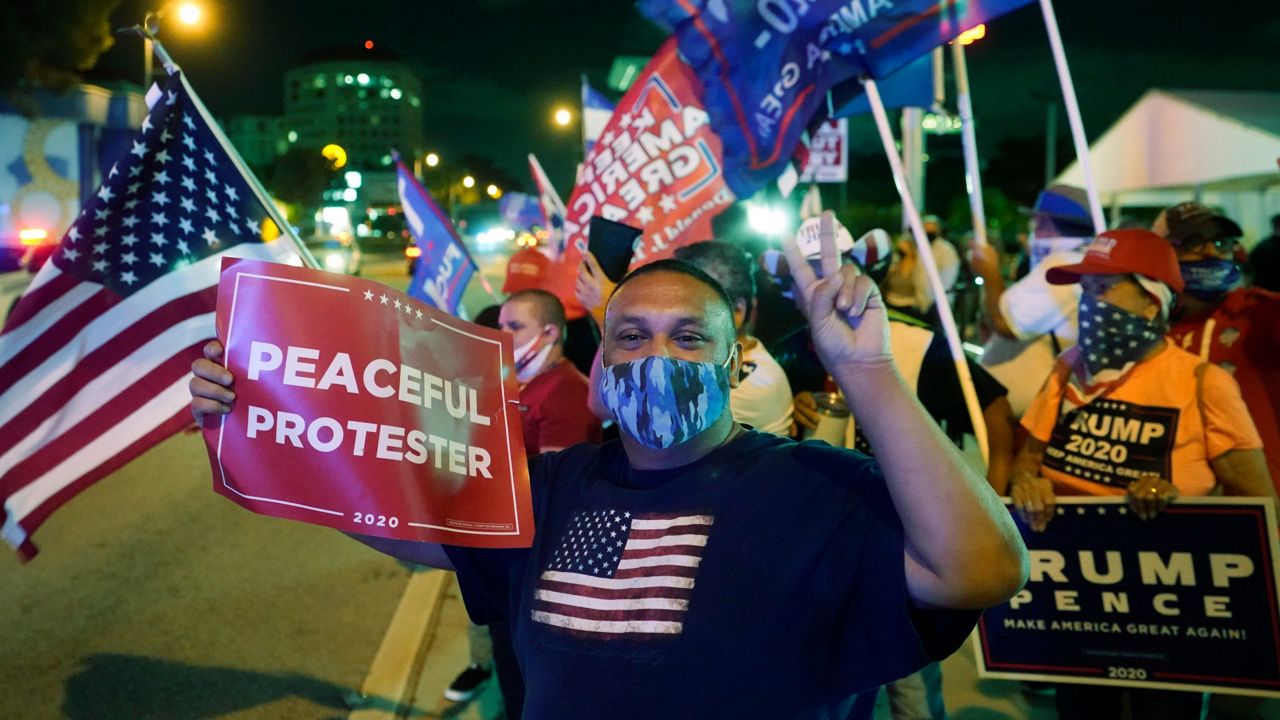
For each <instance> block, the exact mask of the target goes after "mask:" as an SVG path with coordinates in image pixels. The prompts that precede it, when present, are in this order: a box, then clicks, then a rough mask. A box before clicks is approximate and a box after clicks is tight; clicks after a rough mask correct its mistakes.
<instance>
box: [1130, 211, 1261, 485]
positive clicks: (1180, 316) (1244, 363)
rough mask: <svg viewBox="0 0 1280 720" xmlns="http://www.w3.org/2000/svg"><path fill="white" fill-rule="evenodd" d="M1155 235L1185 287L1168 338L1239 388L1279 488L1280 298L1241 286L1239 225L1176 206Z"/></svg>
mask: <svg viewBox="0 0 1280 720" xmlns="http://www.w3.org/2000/svg"><path fill="white" fill-rule="evenodd" d="M1152 230H1154V231H1155V232H1156V233H1157V234H1159V235H1163V236H1164V237H1165V238H1166V239H1167V240H1168V241H1169V244H1171V245H1172V246H1173V250H1174V252H1175V253H1176V254H1177V256H1178V264H1179V266H1180V267H1181V268H1182V277H1183V279H1184V280H1185V281H1186V288H1185V289H1184V290H1183V292H1181V293H1179V294H1178V304H1177V308H1176V309H1175V310H1174V312H1173V316H1172V318H1171V327H1170V331H1169V335H1170V337H1171V338H1172V339H1173V342H1174V344H1175V345H1177V346H1178V347H1180V348H1182V349H1184V350H1186V351H1188V352H1190V353H1192V354H1194V355H1196V356H1198V357H1199V358H1200V360H1201V361H1207V362H1211V363H1213V364H1214V365H1217V366H1219V367H1221V368H1222V369H1223V370H1226V371H1227V372H1229V373H1231V375H1232V377H1234V378H1235V380H1236V382H1237V383H1239V385H1240V393H1241V394H1242V395H1243V396H1244V400H1245V404H1246V405H1247V406H1248V408H1249V413H1250V414H1251V415H1252V416H1253V421H1254V423H1255V424H1256V425H1257V426H1258V434H1259V435H1261V436H1262V448H1263V453H1264V454H1265V455H1266V459H1267V468H1268V470H1269V471H1270V473H1271V480H1272V482H1273V483H1275V482H1280V359H1278V358H1280V293H1275V292H1271V291H1269V290H1263V289H1262V288H1258V287H1241V286H1240V266H1239V265H1238V264H1237V263H1236V257H1235V254H1236V250H1237V249H1238V247H1239V244H1238V238H1239V237H1240V235H1241V230H1240V226H1239V225H1237V224H1236V223H1234V222H1232V221H1231V220H1230V219H1228V218H1226V217H1224V216H1222V215H1220V214H1218V213H1216V212H1214V211H1213V210H1210V209H1209V208H1207V207H1205V206H1204V205H1201V204H1199V203H1191V202H1187V203H1182V204H1181V205H1175V206H1174V207H1171V208H1169V209H1167V210H1165V211H1164V212H1162V213H1161V214H1160V216H1159V217H1158V218H1156V222H1155V224H1154V225H1152Z"/></svg>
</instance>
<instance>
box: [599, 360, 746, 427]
mask: <svg viewBox="0 0 1280 720" xmlns="http://www.w3.org/2000/svg"><path fill="white" fill-rule="evenodd" d="M732 359H733V358H732V355H731V356H730V359H729V360H726V361H725V362H724V364H716V363H711V362H693V361H690V360H678V359H676V358H669V357H665V356H662V355H651V356H649V357H647V358H641V359H639V360H633V361H631V362H624V363H618V364H616V365H610V366H608V367H605V368H604V369H603V372H601V373H600V386H599V390H600V400H601V401H602V402H603V403H604V406H605V407H607V408H609V412H610V413H612V414H613V419H614V420H615V421H616V422H617V423H618V429H619V430H621V431H622V432H624V433H626V434H627V435H630V436H631V437H633V438H635V439H636V440H638V441H639V442H640V443H641V444H643V445H645V446H646V447H651V448H654V449H655V450H661V449H664V448H669V447H671V446H672V445H679V444H680V443H682V442H685V441H687V440H689V439H691V438H693V437H694V436H695V435H698V434H699V433H701V432H702V431H704V430H706V429H707V428H709V427H711V426H712V425H714V424H715V422H716V420H719V419H720V416H721V415H722V414H723V413H724V411H725V408H726V406H727V405H728V403H729V363H730V362H731V361H732Z"/></svg>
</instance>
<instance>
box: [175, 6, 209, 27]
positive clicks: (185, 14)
mask: <svg viewBox="0 0 1280 720" xmlns="http://www.w3.org/2000/svg"><path fill="white" fill-rule="evenodd" d="M203 14H204V11H203V10H202V9H201V8H200V6H199V5H197V4H195V3H193V2H184V3H182V4H181V5H179V6H178V20H179V21H180V22H181V23H182V24H183V25H186V26H188V27H195V26H196V25H199V24H200V18H201V16H202V15H203Z"/></svg>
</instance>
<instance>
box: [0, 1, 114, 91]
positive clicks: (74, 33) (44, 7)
mask: <svg viewBox="0 0 1280 720" xmlns="http://www.w3.org/2000/svg"><path fill="white" fill-rule="evenodd" d="M119 4H120V0H19V1H18V2H13V3H7V4H6V6H5V9H4V11H3V12H0V47H3V48H4V52H2V53H0V93H3V94H10V93H12V92H13V91H14V90H16V89H18V88H19V87H22V86H24V85H31V86H36V87H43V88H48V89H50V90H55V91H64V90H67V89H70V88H71V87H72V86H74V85H75V84H76V83H78V82H80V80H81V76H82V75H83V73H84V72H86V71H87V70H89V69H90V68H92V67H93V66H94V64H95V63H96V62H97V61H98V56H99V55H101V54H102V53H103V52H104V51H106V50H107V48H109V47H111V46H112V44H114V42H115V40H114V38H113V37H112V32H111V23H110V19H109V18H110V15H111V12H112V11H113V10H115V8H116V6H117V5H119Z"/></svg>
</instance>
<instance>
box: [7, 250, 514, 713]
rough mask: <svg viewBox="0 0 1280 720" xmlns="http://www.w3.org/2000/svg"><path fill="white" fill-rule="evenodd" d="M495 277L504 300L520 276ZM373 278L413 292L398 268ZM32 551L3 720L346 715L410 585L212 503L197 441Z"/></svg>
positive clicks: (10, 563) (169, 452) (349, 555)
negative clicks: (506, 285)
mask: <svg viewBox="0 0 1280 720" xmlns="http://www.w3.org/2000/svg"><path fill="white" fill-rule="evenodd" d="M482 265H484V266H485V270H486V271H487V273H486V274H488V275H490V276H491V277H496V278H497V282H498V284H499V285H500V277H501V269H502V268H504V267H505V263H504V262H503V261H502V260H501V259H493V258H488V259H487V261H486V262H482ZM495 273H496V274H495ZM364 274H365V275H366V276H368V277H371V278H373V279H377V280H380V281H383V282H386V283H387V284H388V285H391V286H393V287H397V288H399V289H403V288H404V287H405V285H406V284H407V282H408V276H407V275H406V274H405V270H404V263H403V262H402V261H400V260H399V259H396V258H385V259H382V260H381V261H377V260H375V261H374V262H370V263H368V264H367V265H366V271H365V273H364ZM491 282H493V281H492V280H491ZM473 285H478V283H473ZM480 293H481V295H480V296H478V299H477V296H475V289H474V288H473V289H472V291H471V292H470V294H469V296H468V297H469V300H470V301H471V302H480V303H481V304H479V305H478V306H477V309H478V308H479V307H483V305H484V304H487V302H484V301H485V298H486V297H487V295H485V294H484V291H483V290H480ZM35 541H36V543H37V545H38V546H39V547H40V548H41V554H40V555H39V556H38V557H36V558H35V560H33V561H32V562H31V563H29V564H28V565H25V566H23V565H21V564H19V563H18V561H17V560H16V556H10V558H8V559H3V558H0V628H3V631H2V634H0V637H2V639H0V718H15V719H22V720H25V719H27V718H37V719H38V718H59V717H66V718H72V719H74V720H79V719H84V720H88V719H89V718H93V719H94V720H112V719H114V718H121V719H123V718H129V719H130V720H140V719H144V718H164V719H165V720H172V719H177V718H207V717H218V718H235V719H242V718H243V719H250V718H253V719H256V718H262V719H263V720H266V719H268V718H270V719H271V720H280V719H285V720H287V719H291V718H299V719H307V720H311V719H313V718H315V719H318V718H335V717H345V716H346V714H347V709H348V708H347V706H346V704H345V702H344V695H345V694H346V693H348V692H350V691H352V690H353V689H355V688H358V687H360V685H361V683H362V682H363V681H364V678H365V675H366V673H367V671H368V669H369V665H370V662H371V660H372V658H373V656H374V653H375V652H376V651H377V649H378V646H379V644H380V643H381V641H382V639H383V634H384V632H385V631H386V627H387V623H388V622H389V621H390V618H391V615H392V613H393V612H394V611H395V608H396V604H397V602H398V601H399V599H400V594H401V592H402V591H403V588H404V586H405V583H406V582H407V579H408V577H409V572H410V569H409V568H407V567H405V566H402V565H401V564H399V563H397V562H396V561H394V560H391V559H389V558H386V557H384V556H382V555H379V554H378V553H375V552H373V551H372V550H369V549H367V548H365V547H364V546H362V545H360V544H359V543H356V542H354V541H352V540H350V539H348V538H346V537H344V536H342V535H341V534H339V533H337V532H334V531H332V530H327V529H324V528H319V527H314V526H310V525H303V524H299V523H293V522H288V521H284V520H277V519H273V518H265V517H260V516H257V515H254V514H252V513H249V512H247V511H245V510H242V509H240V508H239V507H238V506H235V505H233V504H232V503H230V502H229V501H227V500H225V499H223V498H222V497H220V496H218V495H215V494H214V492H213V490H212V486H211V478H210V470H209V464H208V458H207V455H206V453H205V448H204V443H203V441H202V440H201V438H200V436H199V435H195V434H182V435H178V436H176V437H173V438H171V439H169V440H168V441H166V442H164V443H162V444H161V445H159V446H157V447H156V448H153V449H152V450H151V451H149V452H147V453H146V454H144V455H143V456H142V457H140V458H138V459H137V460H135V461H134V462H133V463H130V464H129V465H127V466H126V467H124V468H122V469H121V470H120V471H118V472H116V473H115V474H113V475H111V476H109V477H107V478H105V479H103V480H102V481H100V482H98V483H97V484H96V485H94V486H93V487H91V488H89V489H88V490H86V491H85V492H84V493H83V494H81V495H80V496H79V497H77V498H75V499H74V500H72V501H71V502H70V503H68V504H67V505H66V506H64V507H63V508H62V509H61V510H59V511H58V512H57V513H55V514H54V515H53V516H52V517H51V518H50V520H49V521H48V522H47V523H46V524H45V525H44V527H42V528H41V529H40V530H39V531H38V532H37V533H36V536H35Z"/></svg>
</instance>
